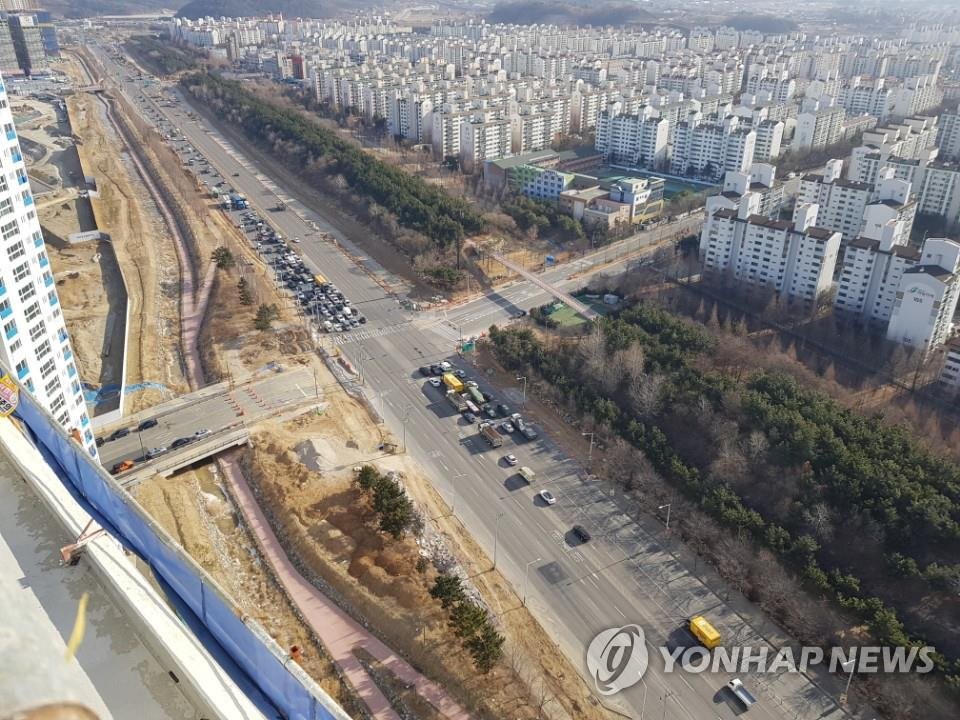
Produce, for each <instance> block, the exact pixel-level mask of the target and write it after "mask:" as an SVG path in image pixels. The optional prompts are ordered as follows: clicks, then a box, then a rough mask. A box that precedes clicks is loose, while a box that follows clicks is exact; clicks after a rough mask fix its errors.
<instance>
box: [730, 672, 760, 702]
mask: <svg viewBox="0 0 960 720" xmlns="http://www.w3.org/2000/svg"><path fill="white" fill-rule="evenodd" d="M727 687H728V688H729V689H730V692H732V693H733V696H734V697H735V698H736V699H737V700H739V701H740V704H741V705H743V707H744V709H745V710H749V709H750V706H751V705H756V704H757V699H756V698H755V697H754V696H753V693H751V692H750V691H749V690H747V688H746V687H744V685H743V682H742V681H741V680H740V678H734V679H733V680H731V681H730V682H728V683H727Z"/></svg>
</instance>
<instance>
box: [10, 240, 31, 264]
mask: <svg viewBox="0 0 960 720" xmlns="http://www.w3.org/2000/svg"><path fill="white" fill-rule="evenodd" d="M26 254H27V251H26V249H24V247H23V243H22V242H20V241H19V240H17V242H15V243H14V244H13V245H11V246H10V247H8V248H7V257H8V258H9V259H10V262H13V261H14V260H16V259H17V258H18V257H23V256H24V255H26Z"/></svg>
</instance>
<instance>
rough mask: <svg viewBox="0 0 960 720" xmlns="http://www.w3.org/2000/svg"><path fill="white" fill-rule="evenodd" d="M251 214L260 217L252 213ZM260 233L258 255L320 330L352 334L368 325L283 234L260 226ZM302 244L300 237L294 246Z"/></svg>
mask: <svg viewBox="0 0 960 720" xmlns="http://www.w3.org/2000/svg"><path fill="white" fill-rule="evenodd" d="M249 214H250V215H252V216H253V217H256V214H255V213H252V211H250V213H249ZM247 216H248V215H247V214H245V215H244V216H243V217H247ZM256 232H257V236H256V239H255V240H254V241H253V242H254V243H255V247H256V250H257V252H258V253H259V254H260V256H261V257H262V258H263V259H264V260H265V262H266V263H267V265H269V266H270V268H271V269H272V270H273V273H274V275H275V276H276V279H277V282H279V283H281V284H282V285H283V286H284V287H286V288H287V289H288V290H289V291H290V292H291V293H293V294H294V296H295V299H296V302H297V304H299V305H300V307H302V308H303V311H304V312H305V313H307V314H308V315H309V316H310V317H311V318H312V319H313V321H314V322H315V323H316V324H317V327H319V328H320V329H322V330H324V331H326V332H348V331H350V330H353V329H355V328H358V327H360V326H361V325H365V324H366V322H367V318H366V317H365V316H364V315H363V313H361V312H360V311H359V310H357V309H356V308H354V307H352V306H351V305H350V301H349V300H348V299H347V298H346V297H345V296H344V294H343V293H342V292H341V291H340V289H339V288H338V287H337V286H336V285H334V284H333V283H331V282H328V281H327V279H326V278H324V277H323V276H322V275H319V274H314V273H313V272H311V271H310V269H309V268H308V267H307V265H306V263H305V262H304V261H303V258H302V257H300V256H299V255H298V254H297V253H295V252H294V251H293V249H292V248H291V247H290V245H288V244H287V243H286V241H285V240H284V239H283V237H281V236H280V234H279V233H276V232H274V231H272V230H269V229H262V228H260V227H259V226H257V227H256ZM298 242H300V239H299V238H293V243H298Z"/></svg>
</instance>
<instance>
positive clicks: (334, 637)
mask: <svg viewBox="0 0 960 720" xmlns="http://www.w3.org/2000/svg"><path fill="white" fill-rule="evenodd" d="M107 113H108V116H109V117H110V120H111V121H112V122H113V124H114V127H115V128H116V129H117V131H118V132H119V134H120V135H121V137H123V139H124V140H125V141H126V140H127V138H126V136H125V135H124V133H123V130H122V128H121V127H120V124H119V123H117V122H116V119H115V118H113V117H112V112H111V108H110V107H109V105H107ZM127 144H128V145H129V142H128V143H127ZM130 157H131V159H132V160H133V162H134V165H135V166H136V168H137V171H138V173H139V174H140V177H141V179H142V180H143V181H144V184H146V186H147V188H148V189H149V191H150V194H151V195H152V196H153V199H154V201H155V202H156V204H157V207H158V209H159V211H160V213H161V215H162V216H163V219H164V221H165V223H166V225H167V227H168V228H169V229H170V232H171V235H172V236H173V241H174V245H175V247H176V251H177V258H178V260H179V261H180V268H181V273H182V275H181V283H180V342H181V350H182V352H183V355H184V365H185V366H186V375H187V380H188V382H189V384H190V386H191V387H192V388H193V389H194V390H197V389H199V388H201V387H203V386H204V385H205V384H206V378H205V377H204V374H203V365H202V363H201V360H200V349H199V335H200V330H201V328H202V327H203V320H204V317H205V316H206V311H207V305H208V303H209V301H210V291H211V289H212V288H213V278H214V275H215V274H216V271H217V266H216V263H214V262H211V263H210V264H209V265H208V266H207V271H206V274H205V275H204V278H203V280H202V281H201V284H200V287H199V288H197V287H196V275H195V273H194V270H193V266H192V264H191V262H190V256H189V253H188V251H187V245H186V241H185V239H184V237H183V236H182V234H181V233H180V231H179V228H178V227H177V224H176V221H175V220H174V218H173V214H172V213H171V212H170V209H169V208H168V207H167V205H166V202H165V200H164V198H163V195H162V194H161V193H160V192H159V191H158V190H157V187H156V186H155V184H154V183H153V179H152V178H151V177H150V175H149V173H148V172H147V171H146V169H145V168H144V167H143V165H142V164H141V163H140V160H139V158H138V157H137V156H136V153H134V152H131V153H130ZM219 462H220V467H222V468H223V470H224V475H225V476H226V478H227V480H228V482H229V483H230V486H231V489H232V491H233V495H234V497H235V498H236V499H237V502H238V504H239V505H240V509H241V511H242V512H243V515H244V519H245V520H246V522H247V526H248V527H249V528H250V529H251V531H252V532H253V533H254V535H255V536H256V538H257V541H258V543H259V545H260V548H261V552H263V553H264V555H266V557H267V560H268V561H269V562H270V565H271V567H272V568H273V571H274V573H275V574H276V576H277V579H278V580H279V581H280V583H281V584H282V585H283V587H284V588H285V589H286V591H287V593H288V594H289V596H290V597H291V599H292V600H293V602H294V604H295V605H296V606H297V608H298V609H299V611H300V613H301V615H302V616H303V617H304V619H306V621H307V623H308V624H309V625H310V627H311V628H312V629H313V631H314V632H315V633H316V635H317V637H319V638H320V641H321V642H322V643H323V644H324V646H325V647H326V648H327V651H328V652H329V653H330V654H331V656H332V657H333V660H334V662H335V663H336V664H337V667H339V668H340V671H341V672H342V673H343V674H344V676H345V677H346V678H347V680H348V681H349V682H350V684H351V685H352V686H353V688H354V690H356V692H357V694H358V695H359V696H360V698H361V699H362V700H363V702H364V704H365V705H366V706H367V708H368V709H369V710H370V712H371V714H372V715H373V717H374V718H376V720H400V716H399V715H398V714H397V713H396V712H395V711H394V710H393V708H392V707H391V706H390V702H389V701H388V700H387V698H386V697H385V696H384V694H383V692H382V691H381V690H380V688H379V687H377V685H376V683H374V682H373V679H372V678H371V677H370V675H369V674H368V673H367V671H366V670H365V669H364V667H363V666H362V665H361V664H360V661H359V660H357V658H356V657H355V656H354V654H353V649H354V648H356V647H361V648H363V649H364V650H366V651H367V652H368V653H370V655H372V656H373V657H375V658H377V659H378V660H379V661H380V662H381V663H383V665H384V666H385V667H386V668H388V669H389V670H390V671H391V672H392V673H393V674H394V675H395V676H396V677H397V678H399V679H400V680H401V681H403V682H405V683H407V684H411V685H413V686H415V687H416V690H417V693H418V694H419V695H420V696H421V697H423V698H424V699H425V700H427V701H428V702H430V703H431V704H432V705H433V706H434V707H435V708H437V709H438V710H439V711H440V712H441V713H443V714H444V715H445V716H446V717H448V718H451V720H461V719H463V720H467V719H468V718H469V717H470V715H469V714H468V713H467V712H466V711H465V710H464V709H463V708H461V707H460V706H459V705H458V704H457V703H455V702H454V701H453V700H451V699H450V698H449V697H448V696H447V694H446V693H445V692H444V691H443V689H442V688H441V687H440V686H439V685H437V684H436V683H434V682H432V681H430V680H428V679H427V678H425V677H423V676H422V675H421V674H420V673H418V672H417V671H416V670H414V669H413V668H412V667H411V666H410V665H409V664H408V663H407V662H406V661H405V660H403V659H402V658H400V657H399V656H397V655H396V654H395V653H394V652H393V651H392V650H391V649H390V648H388V647H387V646H386V645H384V644H383V643H382V642H380V641H379V640H378V639H377V638H375V637H374V636H373V635H371V634H370V633H369V632H367V631H366V630H365V629H364V628H363V627H362V626H361V625H359V624H358V623H356V622H355V621H354V620H353V619H352V618H350V616H349V615H347V614H346V613H344V612H343V611H342V610H341V609H340V608H338V607H337V606H336V605H335V604H334V603H333V602H331V601H330V600H329V599H328V598H327V597H325V596H324V595H323V594H322V593H321V592H320V591H319V590H317V589H316V588H315V587H313V585H311V584H310V583H309V582H307V580H306V579H305V578H304V577H303V576H302V575H300V573H299V572H298V571H297V569H296V568H295V567H294V566H293V564H292V563H291V562H290V558H288V557H287V554H286V552H285V551H284V550H283V547H282V546H281V545H280V542H279V541H278V540H277V536H276V534H275V533H274V532H273V528H271V527H270V523H269V522H268V521H267V519H266V518H265V517H264V515H263V512H262V511H261V510H260V506H259V505H258V504H257V501H256V498H255V497H254V495H253V492H252V491H251V490H250V486H249V485H248V484H247V481H246V478H244V476H243V472H242V471H241V470H240V468H239V466H238V465H237V464H236V461H235V460H233V459H232V458H222V459H221V460H220V461H219Z"/></svg>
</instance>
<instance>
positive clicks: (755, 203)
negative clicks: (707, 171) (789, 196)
mask: <svg viewBox="0 0 960 720" xmlns="http://www.w3.org/2000/svg"><path fill="white" fill-rule="evenodd" d="M776 176H777V169H776V167H774V166H773V165H768V164H766V163H754V164H753V165H751V166H750V169H749V170H748V171H747V172H745V173H743V172H734V171H728V172H727V173H726V174H725V175H724V176H723V190H722V191H721V192H720V193H719V194H718V195H712V196H710V197H708V198H707V201H706V216H707V217H709V216H710V215H711V214H713V212H714V211H716V210H719V209H721V208H726V209H728V210H737V211H739V209H740V208H741V207H747V208H748V209H749V212H748V214H749V215H762V216H763V217H768V218H773V219H776V218H777V217H778V216H779V215H780V209H781V208H782V207H783V201H784V193H783V183H781V182H777V179H776ZM745 202H746V204H745Z"/></svg>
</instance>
